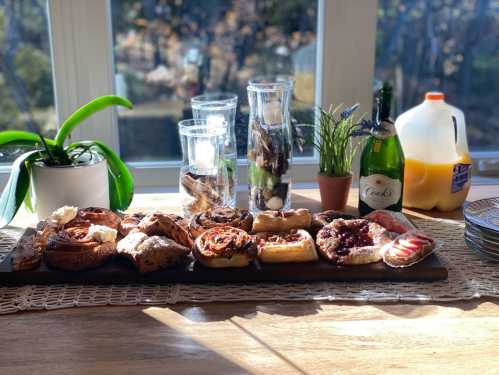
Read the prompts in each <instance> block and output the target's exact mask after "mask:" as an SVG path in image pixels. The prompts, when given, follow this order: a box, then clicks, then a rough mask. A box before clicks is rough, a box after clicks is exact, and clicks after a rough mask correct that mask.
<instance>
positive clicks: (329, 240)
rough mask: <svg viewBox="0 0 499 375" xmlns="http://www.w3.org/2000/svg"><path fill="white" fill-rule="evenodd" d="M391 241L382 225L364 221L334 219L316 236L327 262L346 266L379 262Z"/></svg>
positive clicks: (320, 250)
mask: <svg viewBox="0 0 499 375" xmlns="http://www.w3.org/2000/svg"><path fill="white" fill-rule="evenodd" d="M391 240H392V238H391V237H390V235H389V232H388V231H387V230H386V229H385V228H383V227H382V226H381V225H379V224H376V223H373V222H370V221H368V220H365V219H353V220H344V219H335V220H333V221H332V222H331V223H330V224H328V225H326V226H324V227H323V228H322V229H321V230H320V231H319V232H318V233H317V240H316V242H317V246H318V249H319V252H320V253H321V255H322V256H323V257H324V258H326V259H327V260H329V261H331V262H334V263H339V264H346V265H353V264H367V263H374V262H378V261H380V260H381V258H382V254H381V248H382V247H383V245H385V244H387V243H389V242H390V241H391Z"/></svg>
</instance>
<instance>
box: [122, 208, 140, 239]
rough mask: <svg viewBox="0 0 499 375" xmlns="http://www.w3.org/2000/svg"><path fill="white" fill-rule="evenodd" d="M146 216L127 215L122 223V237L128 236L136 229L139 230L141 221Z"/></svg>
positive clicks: (138, 214)
mask: <svg viewBox="0 0 499 375" xmlns="http://www.w3.org/2000/svg"><path fill="white" fill-rule="evenodd" d="M145 216H146V215H145V214H143V213H140V212H139V213H135V214H126V215H125V216H124V217H123V219H122V220H121V222H120V226H119V232H120V233H121V235H123V236H126V235H127V234H128V233H130V232H131V231H132V230H134V229H138V228H139V224H140V221H141V220H142V219H143V218H144V217H145Z"/></svg>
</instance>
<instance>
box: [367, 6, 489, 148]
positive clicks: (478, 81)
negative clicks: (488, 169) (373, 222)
mask: <svg viewBox="0 0 499 375" xmlns="http://www.w3.org/2000/svg"><path fill="white" fill-rule="evenodd" d="M376 46H377V49H376V79H378V80H380V81H381V80H385V79H389V80H391V81H392V82H394V84H395V87H396V98H397V103H396V106H395V110H396V112H397V113H396V114H399V113H401V112H403V111H405V110H407V109H409V108H410V107H413V106H415V105H416V104H419V103H420V102H421V101H422V100H423V96H424V93H425V92H426V91H431V90H440V91H443V92H444V93H445V94H446V96H447V101H448V102H449V103H451V104H453V105H455V106H457V107H459V108H461V109H462V110H463V111H464V113H465V115H466V125H467V131H468V142H469V145H470V147H471V149H472V150H488V149H495V150H498V149H499V140H498V139H499V107H498V106H497V103H498V95H497V93H498V91H499V4H498V3H497V1H483V0H467V1H448V0H381V1H380V2H379V12H378V32H377V41H376Z"/></svg>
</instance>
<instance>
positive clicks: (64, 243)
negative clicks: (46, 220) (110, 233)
mask: <svg viewBox="0 0 499 375" xmlns="http://www.w3.org/2000/svg"><path fill="white" fill-rule="evenodd" d="M115 253H116V242H115V241H107V242H99V241H97V240H96V239H95V238H94V237H93V236H90V235H89V227H85V226H75V227H71V228H67V229H63V230H61V231H59V232H57V233H56V234H53V235H51V236H50V237H49V239H48V245H47V249H46V250H45V252H44V254H43V256H44V260H45V263H47V264H48V265H49V266H52V267H55V268H59V269H62V270H65V271H82V270H86V269H90V268H95V267H98V266H100V265H101V264H103V263H104V262H105V261H107V260H108V259H109V258H110V257H111V256H112V255H114V254H115Z"/></svg>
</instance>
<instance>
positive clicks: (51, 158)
mask: <svg viewBox="0 0 499 375" xmlns="http://www.w3.org/2000/svg"><path fill="white" fill-rule="evenodd" d="M111 105H119V106H123V107H127V108H129V109H131V108H132V103H131V102H130V101H129V100H128V99H125V98H122V97H119V96H113V95H109V96H102V97H99V98H96V99H94V100H92V101H90V102H89V103H87V104H85V105H84V106H83V107H81V108H80V109H78V110H77V111H76V112H74V113H73V114H72V115H71V116H69V117H68V118H67V119H66V121H64V123H63V124H62V126H61V127H60V129H59V131H58V132H57V134H56V137H55V138H54V139H49V138H45V137H42V136H41V135H40V134H38V133H31V132H26V131H19V130H7V131H3V132H0V149H1V148H5V147H6V146H15V147H16V146H19V147H24V148H26V147H28V148H31V149H32V150H30V151H28V152H26V153H24V154H22V155H20V156H19V157H18V158H17V159H16V160H15V161H14V163H13V164H12V169H11V172H10V177H9V180H8V182H7V185H6V186H5V188H4V190H3V192H2V195H1V196H0V228H2V227H4V226H6V225H8V224H9V223H10V222H11V221H12V219H13V218H14V216H15V214H16V212H17V210H18V209H19V207H20V206H21V204H22V203H23V201H24V202H25V204H26V206H27V208H28V209H31V210H32V205H31V197H30V196H31V194H30V192H29V191H30V187H31V188H32V192H33V196H34V198H35V200H34V203H35V207H36V211H37V214H38V217H39V219H45V218H46V217H47V216H49V215H50V214H51V213H52V211H53V210H55V209H57V208H59V207H61V206H63V205H73V206H79V207H88V206H96V207H104V208H111V209H113V210H124V209H126V208H128V206H129V205H130V203H131V201H132V198H133V177H132V175H131V173H130V171H129V170H128V167H127V166H126V164H125V163H124V162H123V161H122V160H121V159H120V158H119V157H118V156H117V155H116V154H115V153H114V151H113V150H112V149H111V148H110V147H109V146H107V145H105V144H104V143H102V142H100V141H98V140H94V141H78V142H74V143H71V144H68V145H66V146H65V145H64V143H65V141H66V139H67V137H68V136H69V135H70V134H71V132H72V131H73V130H74V129H75V128H76V127H77V126H78V125H80V124H81V123H82V122H83V121H84V120H85V119H86V118H88V117H89V116H91V115H92V114H94V113H95V112H97V111H100V110H102V109H104V108H106V107H108V106H111Z"/></svg>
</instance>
